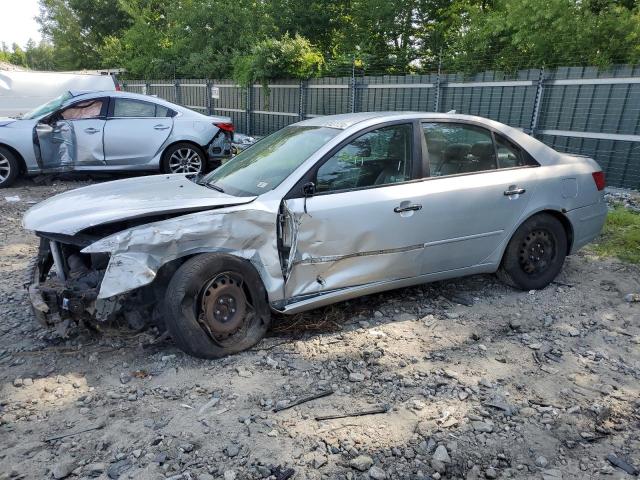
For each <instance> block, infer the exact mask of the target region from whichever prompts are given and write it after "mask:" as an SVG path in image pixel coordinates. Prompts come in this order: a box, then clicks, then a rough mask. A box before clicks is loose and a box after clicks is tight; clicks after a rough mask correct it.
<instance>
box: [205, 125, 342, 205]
mask: <svg viewBox="0 0 640 480" xmlns="http://www.w3.org/2000/svg"><path fill="white" fill-rule="evenodd" d="M338 133H340V130H338V129H335V128H327V127H299V126H293V125H292V126H289V127H285V128H283V129H282V130H279V131H277V132H276V133H273V134H271V135H269V136H268V137H265V138H264V139H262V140H260V141H259V142H258V143H256V144H255V145H253V146H251V147H250V148H248V149H246V150H245V151H243V152H242V153H240V154H239V155H238V156H237V157H234V158H233V159H232V160H229V161H228V162H227V163H225V164H224V165H222V166H221V167H220V168H218V169H216V170H214V171H213V172H211V173H210V174H209V175H207V176H206V177H204V178H203V180H202V183H203V184H205V185H207V186H209V187H211V188H215V189H217V190H221V191H224V192H225V193H228V194H230V195H235V196H252V195H260V194H262V193H265V192H267V191H269V190H273V189H274V188H276V187H277V186H278V185H280V183H282V181H283V180H284V179H285V178H287V177H288V176H289V175H291V173H292V172H293V171H294V170H295V169H296V168H298V167H299V166H300V165H301V164H302V163H303V162H304V161H305V160H306V159H307V158H309V157H310V156H311V155H312V154H313V153H314V152H316V151H317V150H318V149H319V148H320V147H322V145H324V144H325V143H326V142H328V141H329V140H331V139H332V138H333V137H335V136H336V135H337V134H338Z"/></svg>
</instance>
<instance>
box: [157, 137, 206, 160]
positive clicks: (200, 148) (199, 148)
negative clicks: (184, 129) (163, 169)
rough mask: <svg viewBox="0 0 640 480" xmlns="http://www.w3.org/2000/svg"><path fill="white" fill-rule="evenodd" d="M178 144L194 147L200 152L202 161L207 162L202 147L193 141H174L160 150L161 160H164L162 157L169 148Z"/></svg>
mask: <svg viewBox="0 0 640 480" xmlns="http://www.w3.org/2000/svg"><path fill="white" fill-rule="evenodd" d="M179 143H188V144H189V145H193V146H194V147H196V148H197V149H198V150H199V151H200V153H202V155H203V158H204V160H205V161H206V160H207V152H205V150H204V147H203V146H202V145H199V144H198V142H196V141H194V140H175V141H173V142H171V143H169V144H168V145H166V146H165V147H164V149H163V150H162V154H161V155H160V158H161V159H162V160H164V157H165V155H166V154H167V151H168V150H169V149H170V148H171V147H173V146H174V145H178V144H179Z"/></svg>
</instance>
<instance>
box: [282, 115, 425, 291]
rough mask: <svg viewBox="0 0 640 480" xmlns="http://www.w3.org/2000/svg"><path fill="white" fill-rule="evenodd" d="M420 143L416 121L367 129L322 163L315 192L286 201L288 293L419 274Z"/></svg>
mask: <svg viewBox="0 0 640 480" xmlns="http://www.w3.org/2000/svg"><path fill="white" fill-rule="evenodd" d="M416 150H417V147H416V139H415V136H414V131H413V127H412V124H410V123H398V124H393V125H388V126H384V127H380V128H375V129H372V130H369V131H366V132H364V133H363V134H362V135H360V136H357V137H355V138H354V139H352V140H351V141H349V142H347V143H346V144H345V145H344V146H342V147H340V148H339V149H338V150H337V151H336V152H335V153H333V154H332V155H331V156H329V158H327V159H325V160H323V161H322V162H320V164H319V165H318V167H317V169H316V171H315V172H314V173H313V184H314V190H315V191H314V194H313V196H311V197H309V198H306V199H305V198H292V199H288V200H286V201H285V209H284V210H285V215H286V216H288V218H289V220H290V221H291V219H294V220H293V223H292V225H293V228H292V231H293V235H292V236H293V237H294V241H293V242H292V249H291V252H290V254H289V261H288V265H287V267H288V272H286V273H287V275H286V276H287V281H286V286H285V295H286V296H287V297H289V298H292V297H298V296H301V295H309V294H316V293H321V292H326V291H330V290H334V289H339V288H344V287H350V286H356V285H364V284H369V283H373V282H376V281H382V280H389V279H399V278H407V277H413V276H416V275H418V274H419V273H420V269H419V266H418V263H419V262H418V260H419V257H420V254H421V252H422V250H423V243H424V242H423V240H422V236H423V234H422V232H421V229H422V226H421V222H420V220H419V214H420V210H421V208H422V207H421V205H420V202H419V198H416V194H417V193H418V192H417V191H416V189H415V188H414V187H413V186H412V185H413V183H412V182H411V180H412V179H413V178H414V177H415V169H414V165H415V162H416V161H417V159H416V158H414V154H415V153H416Z"/></svg>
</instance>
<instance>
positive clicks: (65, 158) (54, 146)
mask: <svg viewBox="0 0 640 480" xmlns="http://www.w3.org/2000/svg"><path fill="white" fill-rule="evenodd" d="M35 130H36V131H35V133H36V136H37V138H38V142H37V146H38V148H39V152H40V154H39V160H40V162H41V167H42V168H45V169H46V168H58V167H70V168H71V167H72V166H73V165H74V163H75V159H76V146H75V135H74V132H73V124H72V123H71V122H70V121H68V120H60V121H57V122H55V123H54V124H53V125H50V124H45V123H39V124H38V125H36V127H35Z"/></svg>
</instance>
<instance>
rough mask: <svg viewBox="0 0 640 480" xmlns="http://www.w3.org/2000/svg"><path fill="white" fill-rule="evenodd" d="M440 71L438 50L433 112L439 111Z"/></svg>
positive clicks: (440, 64)
mask: <svg viewBox="0 0 640 480" xmlns="http://www.w3.org/2000/svg"><path fill="white" fill-rule="evenodd" d="M441 70H442V49H440V55H438V73H437V75H436V97H435V98H434V102H433V103H434V105H433V111H434V112H439V111H440V93H441V92H440V72H441Z"/></svg>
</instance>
